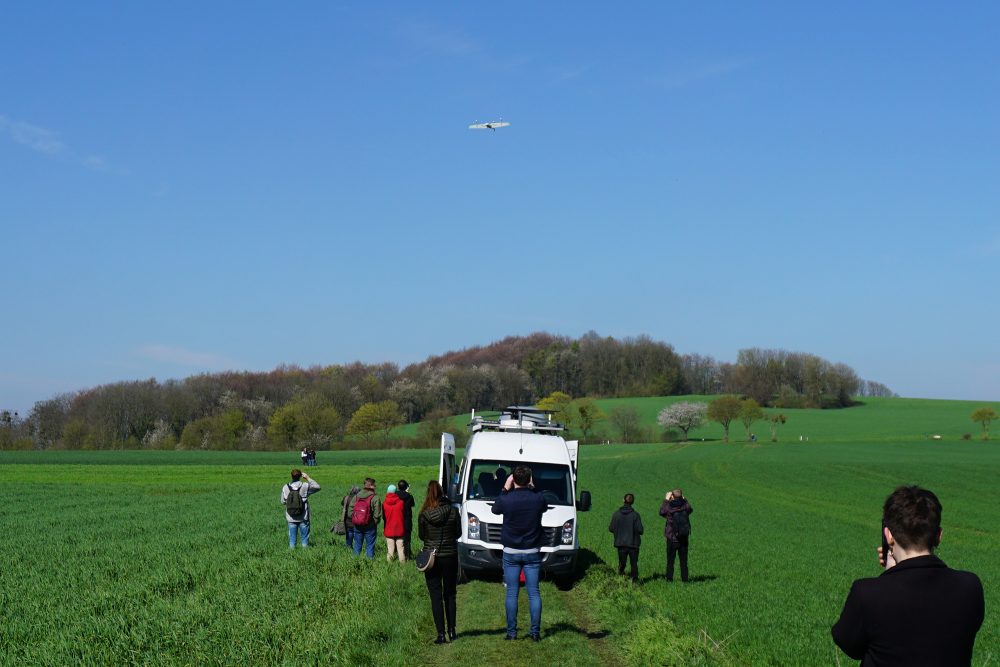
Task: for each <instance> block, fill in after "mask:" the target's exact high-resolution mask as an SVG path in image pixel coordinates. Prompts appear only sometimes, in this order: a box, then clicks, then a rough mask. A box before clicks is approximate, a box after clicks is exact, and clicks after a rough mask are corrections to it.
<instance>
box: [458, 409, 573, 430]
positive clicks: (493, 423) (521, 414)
mask: <svg viewBox="0 0 1000 667" xmlns="http://www.w3.org/2000/svg"><path fill="white" fill-rule="evenodd" d="M565 429H566V427H565V426H563V425H562V424H560V423H559V422H554V421H552V411H551V410H542V409H539V408H537V407H535V406H533V405H511V406H508V407H507V408H506V409H505V410H504V411H503V412H501V413H500V416H499V417H497V418H496V419H485V418H483V417H477V416H476V411H475V410H473V411H472V418H471V420H470V421H469V430H470V431H472V432H473V433H476V432H477V431H514V432H521V433H559V432H561V431H564V430H565Z"/></svg>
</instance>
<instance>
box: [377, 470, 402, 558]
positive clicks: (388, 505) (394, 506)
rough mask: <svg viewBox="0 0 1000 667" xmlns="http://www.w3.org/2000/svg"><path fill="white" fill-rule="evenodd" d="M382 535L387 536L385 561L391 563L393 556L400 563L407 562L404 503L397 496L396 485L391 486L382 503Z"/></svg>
mask: <svg viewBox="0 0 1000 667" xmlns="http://www.w3.org/2000/svg"><path fill="white" fill-rule="evenodd" d="M382 523H383V524H384V526H383V528H382V534H383V535H385V545H386V554H385V559H386V560H387V561H391V560H392V557H393V555H396V557H397V558H399V562H400V563H405V562H406V554H405V553H404V552H403V501H402V500H400V499H399V496H398V495H396V485H395V484H390V485H389V488H388V489H386V494H385V500H383V501H382Z"/></svg>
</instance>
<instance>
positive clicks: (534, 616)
mask: <svg viewBox="0 0 1000 667" xmlns="http://www.w3.org/2000/svg"><path fill="white" fill-rule="evenodd" d="M546 509H548V504H547V503H546V502H545V499H544V498H543V497H542V494H541V493H539V492H538V491H536V490H535V485H534V484H533V483H532V480H531V468H528V467H527V466H517V467H516V468H514V472H513V474H511V475H510V476H509V477H508V478H507V481H506V482H504V486H503V492H502V493H501V494H500V496H499V497H498V498H497V499H496V501H495V502H494V503H493V513H494V514H502V515H503V528H502V529H501V531H500V543H501V544H503V583H504V585H505V586H506V587H507V598H506V600H505V604H504V606H505V607H506V610H507V636H506V637H504V639H517V598H518V593H520V585H519V584H520V578H521V570H522V569H523V570H524V587H525V588H526V589H527V590H528V609H529V611H530V612H531V633H530V636H531V639H532V640H533V641H536V642H537V641H539V640H541V638H542V634H541V633H542V594H541V591H539V590H538V577H539V575H540V574H541V567H542V554H541V550H540V548H539V547H540V546H541V544H542V539H543V535H544V533H543V532H542V515H543V514H544V513H545V510H546Z"/></svg>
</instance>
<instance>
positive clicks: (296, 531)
mask: <svg viewBox="0 0 1000 667" xmlns="http://www.w3.org/2000/svg"><path fill="white" fill-rule="evenodd" d="M296 535H297V536H298V537H299V544H301V545H302V546H304V547H307V546H309V522H308V521H303V522H301V523H289V524H288V548H289V549H294V548H295V537H296Z"/></svg>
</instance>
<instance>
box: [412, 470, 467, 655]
mask: <svg viewBox="0 0 1000 667" xmlns="http://www.w3.org/2000/svg"><path fill="white" fill-rule="evenodd" d="M461 533H462V525H461V519H460V517H459V514H458V510H456V509H455V508H454V507H452V505H451V503H450V502H449V501H448V498H447V497H446V496H445V495H444V491H442V490H441V485H440V484H439V483H438V482H437V480H433V479H432V480H431V481H429V482H428V483H427V496H426V497H425V498H424V504H423V505H422V506H421V507H420V515H419V516H418V517H417V534H418V535H419V536H420V539H421V541H422V542H423V543H424V549H437V555H435V556H434V567H432V568H430V569H429V570H425V571H424V580H425V581H426V582H427V593H428V594H429V595H430V597H431V615H432V616H433V617H434V626H435V627H436V628H437V639H435V640H434V643H435V644H444V643H445V642H446V641H447V640H446V639H445V634H444V632H445V621H446V620H447V623H448V640H451V641H455V639H456V638H457V637H458V634H457V633H456V632H455V614H456V609H455V591H456V588H457V585H458V536H459V535H461Z"/></svg>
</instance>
